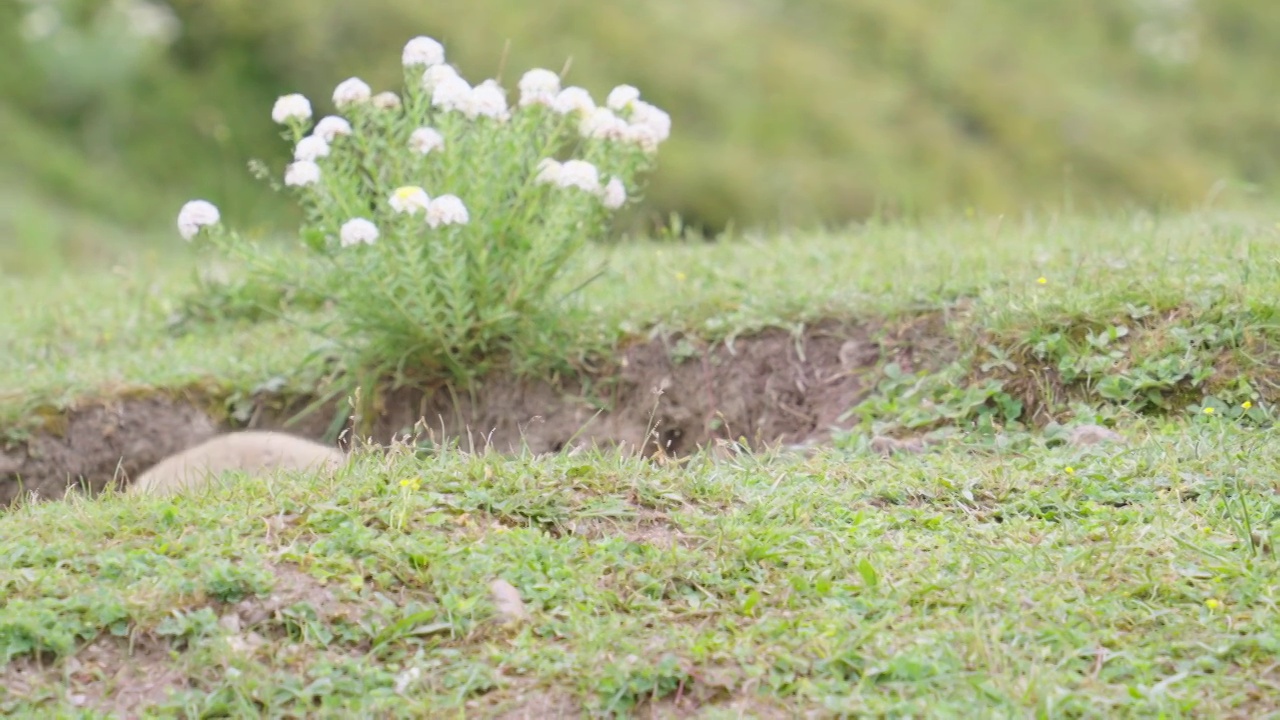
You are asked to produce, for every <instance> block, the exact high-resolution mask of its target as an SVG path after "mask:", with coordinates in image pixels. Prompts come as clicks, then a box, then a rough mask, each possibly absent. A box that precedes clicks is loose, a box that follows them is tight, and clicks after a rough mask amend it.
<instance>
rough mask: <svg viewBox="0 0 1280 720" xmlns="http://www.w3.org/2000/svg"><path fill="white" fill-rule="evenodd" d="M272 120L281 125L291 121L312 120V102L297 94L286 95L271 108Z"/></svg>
mask: <svg viewBox="0 0 1280 720" xmlns="http://www.w3.org/2000/svg"><path fill="white" fill-rule="evenodd" d="M271 119H272V120H273V121H274V122H276V123H278V124H280V125H285V124H288V122H289V121H290V120H310V119H311V101H310V100H308V99H307V98H306V97H304V96H302V95H299V94H297V93H294V94H292V95H285V96H283V97H281V98H279V99H278V100H276V104H275V105H274V106H273V107H272V108H271Z"/></svg>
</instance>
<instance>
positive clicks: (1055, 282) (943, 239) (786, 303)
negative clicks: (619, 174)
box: [0, 213, 1280, 425]
mask: <svg viewBox="0 0 1280 720" xmlns="http://www.w3.org/2000/svg"><path fill="white" fill-rule="evenodd" d="M175 242H177V241H176V240H175ZM1277 249H1280V231H1278V230H1277V228H1276V226H1275V225H1274V224H1273V223H1272V221H1270V220H1269V219H1268V218H1266V217H1259V216H1234V215H1221V214H1209V213H1203V214H1196V215H1185V216H1172V217H1168V218H1161V217H1156V216H1148V215H1141V214H1134V215H1128V216H1123V217H1117V218H1113V219H1099V220H1086V219H1080V218H1057V217H1048V218H1025V219H1021V220H1013V219H1002V218H991V219H982V220H966V219H957V220H953V221H938V222H934V223H930V224H919V225H909V224H891V225H879V224H872V225H864V226H860V227H855V228H850V229H848V230H845V231H842V232H831V233H824V234H809V235H801V236H796V237H791V236H786V235H780V236H770V237H767V238H766V237H746V238H738V239H734V240H723V241H716V242H705V243H704V242H695V241H691V242H687V243H680V244H672V243H659V242H635V243H626V244H621V245H616V246H610V247H599V248H596V249H594V250H591V251H590V252H589V253H588V254H587V257H586V258H585V259H584V261H585V262H586V263H587V265H588V266H591V267H594V266H599V265H604V266H605V267H606V271H605V274H604V275H603V276H602V277H601V278H600V279H599V280H598V281H596V282H594V283H592V284H590V285H588V286H587V287H586V288H584V290H583V291H582V294H581V302H582V303H583V305H584V308H585V309H586V310H587V311H588V313H587V315H588V319H587V320H586V321H585V322H584V323H583V324H582V325H581V326H579V327H574V328H570V331H569V333H568V335H567V338H566V340H565V342H566V346H565V348H564V351H563V353H561V355H560V357H561V358H570V359H574V358H586V357H591V356H596V357H605V358H607V357H608V356H609V355H610V354H611V353H612V352H613V350H614V349H615V348H616V347H618V345H619V344H620V343H623V342H628V341H631V340H633V339H636V338H645V337H648V336H651V335H653V334H660V333H665V332H676V331H681V332H689V333H692V334H694V335H695V336H698V337H701V338H705V339H708V340H711V341H719V340H732V339H733V338H735V337H739V336H741V335H744V334H749V333H751V332H752V331H755V330H758V329H761V328H764V327H769V326H782V327H796V326H799V325H801V324H803V323H808V322H816V321H818V320H822V319H827V318H837V319H851V320H856V319H858V318H877V319H889V320H891V321H894V320H898V321H903V322H905V321H907V320H909V319H910V318H912V317H914V316H916V315H917V314H919V313H932V312H942V313H943V314H944V317H945V318H946V320H947V326H948V330H947V332H949V333H950V334H951V335H953V337H954V338H955V341H956V343H957V344H959V345H960V346H962V348H963V349H964V350H965V352H966V353H967V355H965V356H964V362H963V364H962V365H960V366H959V367H958V368H953V369H950V370H948V371H947V372H950V373H951V374H950V375H943V376H939V377H938V378H935V379H934V380H932V381H930V382H932V385H931V387H932V388H933V389H929V388H926V389H925V390H924V391H921V392H918V393H917V395H919V396H920V397H922V398H924V399H925V400H927V401H928V402H929V403H932V404H934V405H937V404H938V398H936V397H932V395H931V394H932V393H934V392H935V391H936V392H944V391H946V390H947V388H949V387H951V386H953V385H954V384H955V381H959V382H962V383H966V385H965V387H971V388H977V389H978V390H977V391H978V392H982V390H981V388H983V387H994V388H995V389H993V390H992V391H991V393H989V395H990V396H991V397H992V398H995V400H994V401H995V402H996V404H999V403H1001V402H1004V400H1003V399H1002V398H999V397H996V394H997V393H1003V394H1004V395H1007V396H1008V397H1009V398H1010V399H1011V400H1017V401H1018V402H1020V403H1022V405H1023V408H1024V409H1025V410H1026V411H1027V412H1028V413H1031V414H1032V415H1034V414H1035V412H1038V411H1039V409H1040V408H1039V407H1038V406H1035V403H1034V402H1032V401H1033V400H1034V398H1036V397H1040V398H1041V399H1042V401H1043V403H1045V404H1047V407H1048V410H1049V411H1052V412H1060V411H1061V410H1062V408H1064V407H1067V406H1069V405H1070V404H1072V403H1074V402H1078V401H1080V400H1085V401H1088V402H1095V403H1096V402H1102V403H1110V404H1112V405H1114V406H1118V407H1126V408H1129V409H1131V410H1134V411H1139V412H1145V411H1153V410H1154V411H1160V412H1172V411H1180V410H1182V409H1185V407H1186V406H1187V405H1189V404H1192V403H1196V402H1202V401H1204V400H1206V399H1207V398H1210V397H1217V398H1218V399H1220V400H1221V401H1222V402H1225V403H1228V404H1237V403H1241V402H1243V401H1244V400H1245V399H1250V398H1252V399H1253V402H1254V404H1258V402H1259V401H1268V402H1269V401H1271V400H1274V399H1275V395H1276V390H1275V375H1274V373H1275V370H1274V367H1275V366H1276V364H1275V360H1274V354H1273V350H1272V348H1274V347H1276V322H1275V318H1276V312H1277V310H1276V308H1277V305H1276V300H1275V298H1277V297H1280V266H1277V265H1276V263H1275V262H1274V257H1275V255H1276V251H1277ZM291 258H292V256H291V255H286V256H285V257H283V258H281V260H280V262H289V261H291ZM299 267H305V266H301V265H300V266H299ZM191 272H192V271H191V267H190V265H188V264H185V263H173V262H169V263H153V264H150V265H147V266H141V267H135V268H134V269H133V271H132V272H129V273H124V274H118V275H117V274H105V273H97V274H76V275H69V276H64V277H60V278H52V277H45V278H23V279H13V280H9V281H6V282H5V283H4V284H3V285H0V307H2V308H4V310H3V311H2V312H3V313H4V314H5V318H6V322H5V323H3V324H0V345H3V346H5V347H8V348H12V350H11V351H10V352H7V353H4V354H2V355H0V388H6V392H5V397H4V398H2V399H0V421H2V422H3V423H4V424H5V425H13V424H16V423H17V422H18V421H19V420H20V419H21V418H22V416H23V415H30V413H31V410H32V408H34V407H40V406H52V407H55V408H56V407H61V406H63V405H65V404H66V403H67V402H70V401H72V400H74V399H76V398H83V397H87V396H93V395H100V394H103V393H106V394H110V393H112V392H117V391H119V390H120V389H133V390H136V389H146V388H162V389H182V388H187V387H191V386H196V385H200V386H212V387H215V388H221V390H219V392H221V393H223V394H229V393H234V392H249V391H251V390H253V389H254V388H256V387H259V386H261V385H263V384H264V383H267V384H270V385H272V386H285V387H292V388H296V389H299V390H301V391H304V392H309V391H312V390H315V389H317V388H316V387H315V384H316V382H318V381H317V379H316V378H317V377H318V376H319V373H318V372H315V371H314V367H313V366H309V365H308V366H304V365H303V363H302V361H303V360H304V358H306V357H308V355H309V354H310V353H313V352H317V351H319V352H323V351H324V347H325V345H326V343H327V342H328V341H327V339H325V338H318V337H314V336H308V335H306V334H304V333H302V332H301V331H300V330H298V329H296V328H295V327H294V326H293V325H292V324H291V319H296V318H297V316H298V315H299V314H304V313H312V314H314V313H322V312H324V310H323V306H322V304H321V303H320V302H319V300H318V298H316V297H303V298H300V299H299V298H298V297H297V296H296V295H290V294H289V292H290V291H289V289H288V288H265V287H257V286H253V285H252V284H245V283H243V282H242V281H241V280H238V279H237V277H238V276H237V274H236V269H235V268H234V267H232V268H228V269H227V273H228V277H229V278H230V280H229V283H230V284H229V285H226V286H215V287H214V289H213V290H212V291H206V292H204V293H202V294H193V289H192V288H193V287H194V286H193V284H192V277H193V276H192V275H191ZM1040 279H1043V280H1044V282H1043V283H1040V282H1039V280H1040ZM290 298H292V301H290ZM1120 328H1124V331H1123V332H1124V334H1123V335H1121V334H1120V333H1121V332H1122V331H1121V330H1120ZM309 368H310V369H309ZM1010 368H1012V369H1010ZM524 369H525V371H527V372H531V373H535V374H536V373H537V372H539V368H538V367H532V368H528V367H526V368H524ZM988 381H998V382H999V383H1000V384H999V386H998V387H995V386H991V385H990V384H989V382H988ZM1042 387H1043V388H1045V389H1046V392H1045V393H1040V390H1041V388H1042ZM1048 391H1052V392H1048ZM1037 393H1040V394H1037ZM887 394H888V393H887ZM987 399H989V398H986V399H981V401H980V402H979V403H978V404H979V405H982V406H983V407H988V408H990V407H992V406H991V405H989V404H987ZM964 402H969V400H964ZM864 409H865V408H864ZM874 414H875V416H876V417H877V418H881V419H882V420H884V421H886V422H898V420H897V419H895V417H894V411H892V410H891V409H879V410H875V413H874ZM934 419H936V418H934ZM1020 419H1021V420H1024V421H1025V420H1028V419H1031V418H1020ZM928 421H929V419H928V418H926V419H925V422H926V424H927V422H928Z"/></svg>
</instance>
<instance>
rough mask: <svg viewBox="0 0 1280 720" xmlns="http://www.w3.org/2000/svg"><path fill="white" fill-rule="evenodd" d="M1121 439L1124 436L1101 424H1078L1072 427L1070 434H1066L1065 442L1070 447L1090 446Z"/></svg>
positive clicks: (1121, 440)
mask: <svg viewBox="0 0 1280 720" xmlns="http://www.w3.org/2000/svg"><path fill="white" fill-rule="evenodd" d="M1123 441H1124V438H1123V437H1122V436H1121V435H1120V433H1117V432H1115V431H1114V430H1109V429H1107V428H1105V427H1103V426H1101V425H1080V426H1077V427H1075V428H1073V429H1072V430H1071V434H1070V435H1068V436H1067V442H1068V443H1070V444H1071V446H1072V447H1090V446H1093V445H1098V444H1101V443H1108V442H1123Z"/></svg>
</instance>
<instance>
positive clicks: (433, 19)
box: [0, 0, 1280, 244]
mask: <svg viewBox="0 0 1280 720" xmlns="http://www.w3.org/2000/svg"><path fill="white" fill-rule="evenodd" d="M1273 5H1274V3H1273V2H1272V0H1214V1H1213V2H1207V1H1205V0H1201V1H1200V2H1196V0H1072V2H1069V3H1066V2H1063V3H1044V2H1027V1H1025V0H1021V1H1018V0H1012V1H1011V0H805V1H803V2H782V1H780V0H703V1H702V2H698V3H685V2H678V1H677V0H644V1H643V2H642V1H639V0H635V1H630V0H624V1H622V2H612V3H601V2H588V1H586V0H562V1H560V2H528V1H527V0H435V1H433V2H430V3H423V2H407V1H406V0H368V1H367V2H364V3H350V2H346V3H344V2H338V1H337V0H273V2H270V3H263V2H257V1H256V0H219V2H204V1H201V0H172V1H171V2H170V3H168V5H164V4H158V0H154V1H153V2H147V1H145V0H111V1H110V2H107V1H106V0H98V1H88V0H16V2H8V3H3V4H0V97H2V98H3V101H0V102H3V105H0V190H4V189H6V188H8V189H11V190H12V192H9V193H6V194H7V195H8V196H9V197H21V198H25V199H22V200H20V201H11V202H9V203H0V234H2V235H3V236H4V237H5V238H8V237H10V236H16V234H20V232H19V231H22V232H26V233H28V234H29V233H31V232H35V231H37V230H39V231H42V232H47V233H52V235H50V237H52V238H54V240H52V241H51V242H61V243H65V242H68V240H67V237H68V233H71V234H76V233H77V232H87V233H89V234H92V232H91V231H88V230H84V228H86V227H92V224H93V222H100V221H101V222H109V223H112V224H114V225H115V226H117V227H137V226H145V225H148V224H152V223H156V224H159V225H160V226H161V227H167V226H169V225H170V224H171V222H172V218H173V216H174V213H175V212H176V210H177V207H178V204H179V203H181V202H182V201H183V200H185V199H187V198H189V197H193V196H200V197H207V198H209V199H212V200H214V201H216V202H218V204H219V205H220V206H222V207H223V208H224V211H225V214H226V215H227V217H228V218H229V219H231V220H232V221H235V222H237V223H239V224H240V225H241V226H242V227H248V226H255V227H260V228H262V229H263V230H267V229H272V228H280V227H288V226H289V224H290V223H291V221H292V219H291V217H290V214H289V213H290V210H289V208H288V206H287V204H286V203H285V202H284V201H283V200H282V199H281V198H280V197H278V196H274V195H272V194H271V193H270V192H269V191H268V190H266V188H265V187H264V186H262V185H260V184H259V183H257V182H256V181H254V180H252V179H251V178H250V177H249V174H248V172H247V171H246V167H245V164H246V162H247V161H248V160H249V159H250V158H253V157H260V158H263V159H266V160H268V161H269V162H271V163H272V164H273V166H276V167H279V166H280V165H281V164H282V163H283V161H284V158H285V156H286V154H287V147H286V145H285V144H284V143H283V142H282V141H281V140H280V139H279V137H278V135H277V128H276V127H275V126H274V125H273V124H272V123H271V122H270V117H269V115H270V108H271V104H272V102H273V101H274V99H275V98H276V97H277V96H278V95H280V94H283V93H286V92H293V91H301V92H303V93H305V94H307V95H308V96H309V97H311V98H312V99H313V102H315V104H316V106H317V111H318V112H320V113H323V112H325V111H327V110H329V109H330V107H329V106H330V103H329V100H328V98H329V96H330V94H331V92H332V88H333V86H334V85H335V84H336V83H337V82H339V81H340V80H343V79H345V78H347V77H349V76H352V75H358V76H360V77H362V78H364V79H366V80H367V81H369V82H370V84H372V85H373V86H374V88H375V89H398V87H399V85H400V83H401V80H400V78H401V70H400V67H399V59H400V48H401V46H402V45H403V43H404V42H405V41H406V40H407V39H408V38H410V37H412V36H414V35H418V34H426V35H431V36H433V37H436V38H438V39H440V40H441V41H443V42H444V43H445V45H446V46H447V48H448V52H449V57H450V60H451V61H452V62H454V63H455V64H456V65H458V66H459V68H460V69H461V70H462V71H463V74H464V75H465V76H466V77H468V78H469V79H471V80H473V81H478V80H480V79H482V78H484V77H489V76H493V75H495V74H497V73H498V72H499V71H500V70H501V71H502V74H501V78H502V80H503V82H504V84H505V85H507V86H508V87H512V88H514V85H515V81H516V80H517V79H518V78H519V75H520V74H521V73H522V72H523V71H524V70H526V69H528V68H529V67H533V66H545V67H549V68H553V69H560V68H562V67H563V66H564V63H565V60H566V59H568V58H572V66H571V69H570V72H569V78H568V79H569V82H571V83H573V84H579V85H583V86H585V87H587V88H588V89H590V90H591V91H592V92H593V94H595V95H596V96H597V97H598V98H602V97H603V95H604V94H605V93H606V92H607V91H608V89H609V88H610V87H612V86H613V85H615V84H618V83H623V82H625V83H630V84H633V85H636V86H638V87H639V88H640V89H641V90H642V91H643V92H644V94H645V96H646V97H647V98H648V99H650V100H651V101H652V102H654V103H656V104H657V105H659V106H661V107H663V108H665V109H667V110H668V111H669V112H670V113H671V114H672V116H673V119H674V131H673V137H672V140H671V141H670V142H669V143H668V144H667V145H665V146H664V147H663V154H662V155H661V156H660V164H661V169H660V171H659V172H658V173H657V175H656V176H655V177H654V178H653V182H652V184H651V190H650V193H649V198H648V205H647V208H648V210H649V211H650V213H649V217H650V218H661V217H664V216H665V215H666V214H667V213H669V212H679V213H681V214H682V215H684V216H686V218H687V220H688V221H690V222H691V223H694V224H699V225H704V226H706V227H709V228H712V229H714V228H718V227H721V226H723V225H725V224H726V223H730V222H732V223H734V224H736V225H738V226H742V225H754V224H793V223H809V222H813V221H825V222H841V221H845V220H849V219H856V218H861V217H865V216H867V215H868V214H870V213H873V212H876V211H877V210H885V211H889V212H903V213H929V212H934V211H943V210H955V209H958V208H962V207H974V208H976V209H978V210H981V211H1008V210H1013V209H1017V208H1022V207H1027V206H1032V205H1050V206H1054V207H1059V206H1061V205H1062V204H1063V203H1064V202H1066V201H1070V202H1072V203H1074V204H1075V206H1076V207H1090V206H1093V205H1094V204H1097V203H1101V204H1107V205H1116V204H1128V203H1138V204H1144V205H1152V204H1159V205H1172V206H1179V205H1187V204H1192V203H1198V202H1202V201H1204V200H1205V199H1206V198H1208V197H1209V196H1211V194H1213V193H1215V192H1217V190H1215V185H1216V184H1219V183H1223V182H1225V183H1226V185H1225V187H1227V188H1228V189H1229V192H1231V193H1233V194H1235V195H1243V196H1247V195H1249V194H1250V193H1252V194H1254V195H1256V196H1262V197H1266V196H1267V195H1271V196H1272V197H1274V194H1275V191H1276V189H1277V186H1278V185H1280V104H1277V101H1276V98H1277V97H1280V74H1277V73H1276V72H1275V68H1277V67H1280V43H1277V42H1276V41H1275V39H1276V38H1280V12H1276V11H1275V8H1274V7H1273ZM508 41H509V43H510V44H509V49H508V50H507V53H506V59H505V66H503V65H502V62H503V55H504V44H506V43H507V42H508ZM1219 189H1220V188H1219ZM15 193H16V194H15ZM41 207H48V208H54V207H56V208H63V209H65V210H68V211H69V212H71V213H73V214H80V215H83V216H84V217H86V218H92V220H88V219H86V220H84V221H83V222H78V221H76V222H73V221H68V220H66V219H65V218H61V217H59V218H56V219H50V218H43V216H41V217H39V218H37V219H35V220H33V219H32V218H31V217H30V215H31V213H33V212H38V211H39V208H41ZM33 208H35V209H36V210H33ZM86 223H87V224H86ZM73 227H78V228H81V230H80V231H76V232H73V231H72V229H69V228H73ZM24 228H25V230H24ZM32 228H35V229H34V230H33V229H32ZM19 241H21V238H19ZM8 242H9V241H8V240H7V239H5V240H4V241H3V243H0V244H4V243H8Z"/></svg>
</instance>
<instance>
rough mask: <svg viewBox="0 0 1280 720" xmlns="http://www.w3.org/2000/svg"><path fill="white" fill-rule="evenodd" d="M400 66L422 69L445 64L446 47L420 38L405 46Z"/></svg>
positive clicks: (422, 37)
mask: <svg viewBox="0 0 1280 720" xmlns="http://www.w3.org/2000/svg"><path fill="white" fill-rule="evenodd" d="M400 64H402V65H404V66H405V67H407V68H408V67H421V66H423V65H426V66H428V67H431V66H433V65H442V64H444V46H443V45H441V44H440V43H439V42H438V41H437V40H435V39H433V38H429V37H424V36H418V37H416V38H413V39H412V40H410V41H409V42H407V43H405V45H404V52H403V53H401V55H400Z"/></svg>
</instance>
